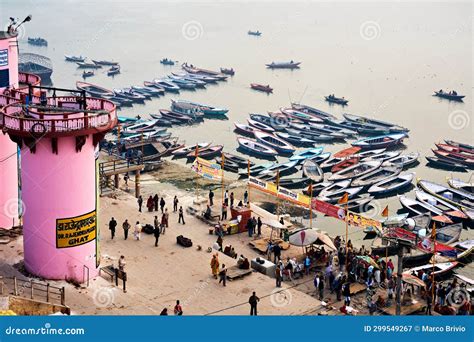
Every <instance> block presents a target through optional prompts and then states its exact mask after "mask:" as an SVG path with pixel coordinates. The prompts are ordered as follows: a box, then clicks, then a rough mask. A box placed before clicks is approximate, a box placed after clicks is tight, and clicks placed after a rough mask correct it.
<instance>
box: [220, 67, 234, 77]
mask: <svg viewBox="0 0 474 342" xmlns="http://www.w3.org/2000/svg"><path fill="white" fill-rule="evenodd" d="M221 73H223V74H224V75H230V76H234V75H235V71H234V68H230V69H229V68H221Z"/></svg>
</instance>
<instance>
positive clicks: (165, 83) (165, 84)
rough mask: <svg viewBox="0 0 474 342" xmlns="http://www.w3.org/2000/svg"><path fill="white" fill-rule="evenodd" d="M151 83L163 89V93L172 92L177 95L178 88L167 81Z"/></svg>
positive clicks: (156, 80)
mask: <svg viewBox="0 0 474 342" xmlns="http://www.w3.org/2000/svg"><path fill="white" fill-rule="evenodd" d="M153 82H154V83H155V84H156V85H157V86H160V87H161V88H163V89H164V90H165V91H169V92H173V93H179V89H180V87H179V86H178V85H176V84H175V83H173V82H171V81H168V80H158V79H155V80H153Z"/></svg>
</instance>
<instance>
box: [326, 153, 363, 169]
mask: <svg viewBox="0 0 474 342" xmlns="http://www.w3.org/2000/svg"><path fill="white" fill-rule="evenodd" d="M359 162H360V158H359V157H355V156H354V157H349V158H345V159H343V160H341V161H340V162H339V163H337V164H335V165H334V166H333V167H331V172H332V173H336V172H339V171H341V170H344V169H347V168H348V167H350V166H354V165H356V164H358V163H359Z"/></svg>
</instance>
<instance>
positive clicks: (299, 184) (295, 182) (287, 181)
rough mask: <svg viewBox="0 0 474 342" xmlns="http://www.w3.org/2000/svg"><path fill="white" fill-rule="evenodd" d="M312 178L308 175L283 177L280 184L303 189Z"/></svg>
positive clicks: (287, 187) (289, 187)
mask: <svg viewBox="0 0 474 342" xmlns="http://www.w3.org/2000/svg"><path fill="white" fill-rule="evenodd" d="M309 182H310V180H309V179H308V178H307V177H297V178H282V179H280V182H279V186H281V187H283V188H286V189H302V188H305V187H306V186H307V185H308V184H309Z"/></svg>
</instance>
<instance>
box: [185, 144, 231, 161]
mask: <svg viewBox="0 0 474 342" xmlns="http://www.w3.org/2000/svg"><path fill="white" fill-rule="evenodd" d="M223 148H224V146H222V145H215V146H210V147H207V148H203V149H200V150H198V157H199V158H203V159H212V158H214V157H217V156H218V155H220V154H221V152H222V149H223ZM186 157H187V158H188V159H194V158H196V151H191V152H189V153H188V154H187V155H186Z"/></svg>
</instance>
